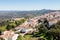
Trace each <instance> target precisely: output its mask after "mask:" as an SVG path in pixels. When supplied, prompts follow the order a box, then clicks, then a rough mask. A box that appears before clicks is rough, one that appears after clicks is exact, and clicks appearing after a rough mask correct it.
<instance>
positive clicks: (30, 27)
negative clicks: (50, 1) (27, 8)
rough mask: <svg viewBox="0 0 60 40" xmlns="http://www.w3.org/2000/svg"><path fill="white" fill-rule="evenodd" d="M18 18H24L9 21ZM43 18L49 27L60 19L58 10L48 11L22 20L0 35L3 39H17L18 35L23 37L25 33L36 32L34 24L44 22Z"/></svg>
mask: <svg viewBox="0 0 60 40" xmlns="http://www.w3.org/2000/svg"><path fill="white" fill-rule="evenodd" d="M20 19H24V18H12V19H11V21H18V20H20ZM45 20H47V21H48V22H47V23H45V27H47V28H50V27H51V25H53V24H56V23H57V22H58V21H59V20H60V12H59V11H56V12H49V13H46V14H43V15H41V16H36V17H33V18H28V19H26V20H25V21H24V23H22V24H20V25H18V26H16V27H15V28H14V30H5V31H3V32H2V33H1V35H0V37H1V38H3V39H4V40H17V38H18V36H19V35H21V36H22V37H23V36H24V35H26V34H31V33H33V32H38V30H37V28H36V26H38V25H40V24H42V23H44V21H45Z"/></svg>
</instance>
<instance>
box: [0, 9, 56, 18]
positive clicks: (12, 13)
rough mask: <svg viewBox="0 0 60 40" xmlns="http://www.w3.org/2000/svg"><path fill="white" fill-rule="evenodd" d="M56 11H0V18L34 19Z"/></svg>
mask: <svg viewBox="0 0 60 40" xmlns="http://www.w3.org/2000/svg"><path fill="white" fill-rule="evenodd" d="M55 11H56V10H47V9H42V10H32V11H0V18H12V17H34V16H37V15H41V14H45V13H48V12H55Z"/></svg>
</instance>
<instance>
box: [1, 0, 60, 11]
mask: <svg viewBox="0 0 60 40" xmlns="http://www.w3.org/2000/svg"><path fill="white" fill-rule="evenodd" d="M59 4H60V0H0V11H1V10H2V11H3V10H13V11H15V10H17V11H25V10H26V11H30V10H41V9H51V10H60V5H59Z"/></svg>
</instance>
